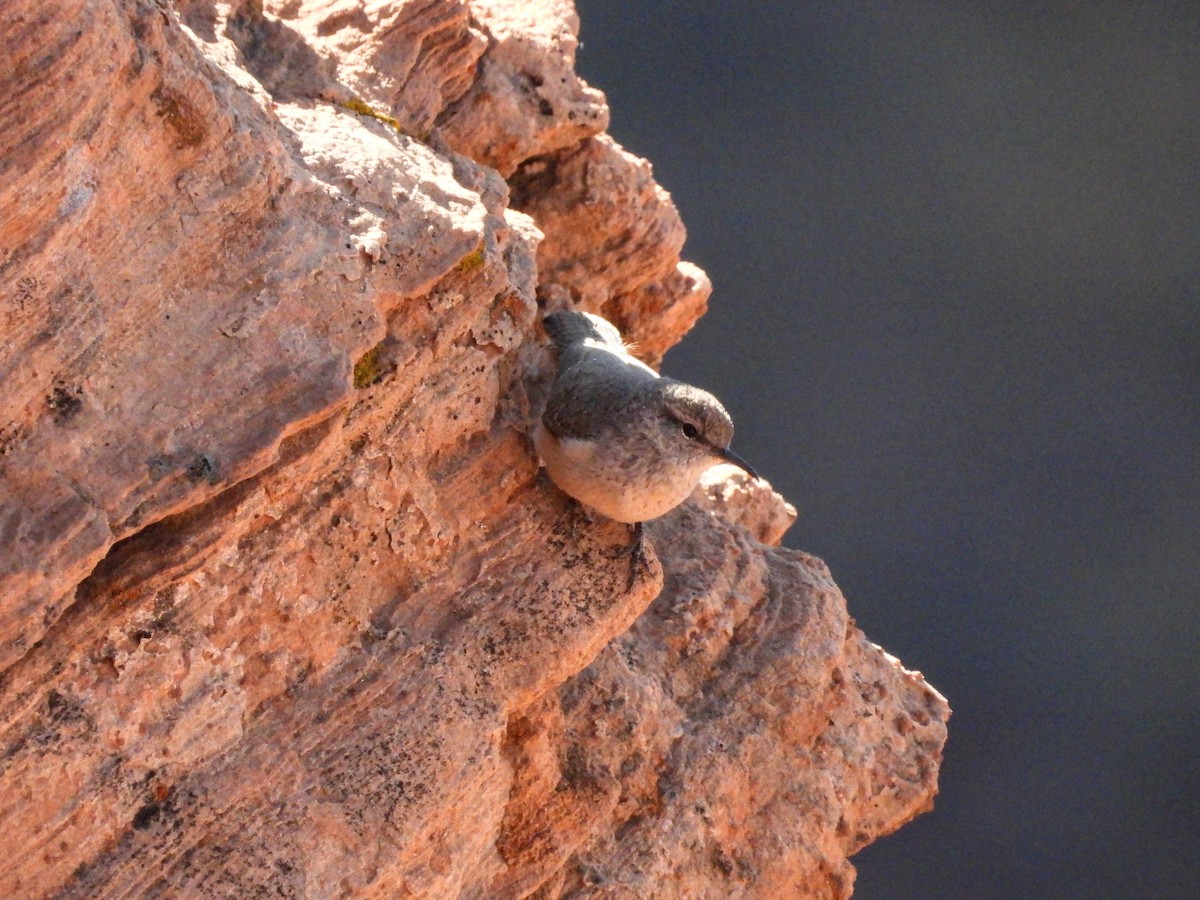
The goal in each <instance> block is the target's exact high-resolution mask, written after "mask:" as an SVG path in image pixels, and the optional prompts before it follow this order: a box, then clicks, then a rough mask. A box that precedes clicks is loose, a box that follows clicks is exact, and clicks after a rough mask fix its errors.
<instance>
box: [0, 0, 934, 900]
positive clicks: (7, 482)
mask: <svg viewBox="0 0 1200 900" xmlns="http://www.w3.org/2000/svg"><path fill="white" fill-rule="evenodd" d="M264 7H265V8H264ZM576 27H577V23H576V21H575V17H574V11H573V9H572V8H571V7H570V5H569V4H566V3H563V2H550V0H545V2H541V3H539V4H537V5H536V7H534V6H533V5H530V4H522V3H517V2H515V0H512V2H502V0H489V2H486V3H471V4H470V5H469V6H468V4H466V3H464V2H458V0H453V2H452V0H420V2H417V0H410V2H386V0H384V2H372V3H362V2H357V0H287V2H278V3H266V4H265V5H264V4H262V3H258V2H252V0H246V2H241V3H215V2H206V0H187V2H179V3H177V4H175V5H168V4H162V3H158V2H151V0H112V2H108V3H104V4H92V3H84V2H82V0H55V2H46V0H36V2H35V0H10V2H9V3H8V4H7V5H6V6H5V8H4V11H3V12H2V13H0V36H2V37H3V41H4V46H5V47H6V48H8V49H9V65H7V66H6V67H5V69H4V70H3V72H2V73H0V81H2V82H3V96H4V97H5V98H7V100H6V101H5V103H4V104H3V105H2V106H0V125H3V127H2V128H0V160H2V162H0V329H2V333H3V334H4V335H5V339H6V340H5V347H4V352H3V356H0V385H3V388H2V390H0V822H3V824H4V825H5V826H6V830H7V833H8V835H9V845H10V847H11V850H10V855H9V858H10V860H11V862H10V864H9V865H7V866H5V867H3V870H2V871H0V893H3V894H4V895H5V896H23V897H24V896H29V897H38V896H50V895H60V896H68V897H71V896H79V897H83V896H94V895H115V894H122V893H125V894H134V895H143V894H155V893H160V894H161V893H165V894H169V895H197V896H216V895H228V894H237V895H243V894H248V893H252V892H255V891H258V890H263V891H270V892H272V893H278V892H282V893H285V894H303V895H306V896H314V897H317V896H320V897H324V896H346V895H352V894H357V893H373V894H385V895H400V894H413V895H417V896H459V895H466V896H523V895H528V894H531V893H534V892H537V893H538V895H539V896H558V895H561V894H564V893H571V892H577V893H584V894H613V895H616V894H621V895H626V896H628V895H638V896H643V895H655V894H661V893H663V892H668V893H669V892H671V891H674V890H679V891H681V892H683V893H688V894H691V895H706V896H727V895H743V896H761V897H770V896H779V895H780V893H781V892H782V893H784V894H787V895H799V896H845V895H846V894H848V892H849V890H850V887H851V885H852V881H853V868H852V867H851V865H850V863H849V862H847V857H848V856H849V855H851V854H852V853H853V852H855V851H856V850H858V849H860V848H861V847H862V846H863V845H865V844H866V843H868V842H870V841H871V840H874V839H875V838H877V837H879V836H881V835H883V834H886V833H888V832H889V831H891V830H893V829H895V828H897V827H899V826H900V825H901V824H903V823H904V822H905V821H907V820H908V819H909V818H911V817H912V816H914V815H916V814H917V813H919V812H920V811H922V810H924V809H926V808H928V806H929V805H930V803H931V801H932V796H933V794H934V792H935V791H936V776H937V768H938V763H939V760H940V753H941V747H942V743H943V742H944V740H945V733H946V732H945V721H946V718H947V716H948V709H947V707H946V705H945V701H944V700H942V699H941V698H940V697H939V696H938V695H937V694H936V693H935V692H934V691H932V689H931V688H929V687H928V686H927V685H926V684H925V683H924V681H923V680H921V679H920V677H919V676H918V675H916V674H914V673H908V672H905V671H904V670H903V669H902V668H901V667H900V666H899V664H898V663H897V662H896V660H894V659H893V658H891V657H889V656H887V655H886V654H885V653H884V652H883V651H881V650H880V649H879V648H877V647H875V646H874V645H872V644H870V643H868V642H867V641H866V640H865V639H864V638H863V637H862V635H861V634H860V633H859V632H858V631H857V629H855V628H854V626H853V624H852V623H851V622H850V620H849V618H848V616H847V613H846V607H845V602H844V600H843V598H842V597H841V595H840V594H839V593H838V591H837V589H836V587H835V586H834V585H833V582H832V581H831V580H830V578H829V574H828V572H827V571H826V570H825V568H824V566H823V565H822V564H821V563H820V562H819V561H817V560H814V559H812V558H811V557H808V556H805V555H804V554H800V553H797V552H795V551H790V550H784V549H780V548H778V547H777V546H774V545H776V544H777V543H778V541H779V539H780V537H781V536H782V534H783V531H784V530H785V529H786V527H787V525H788V524H790V521H791V519H792V518H793V517H794V515H795V512H794V510H791V509H790V508H789V507H787V505H786V504H785V502H784V501H783V500H782V498H779V497H778V496H777V495H775V494H773V492H771V491H770V490H769V488H768V487H767V486H766V485H765V483H762V482H752V481H750V480H749V479H745V478H742V477H741V476H738V475H730V474H729V473H728V472H724V473H723V472H722V471H721V470H714V472H713V473H710V476H709V477H708V478H707V479H706V482H705V483H704V484H703V485H702V486H701V487H700V488H699V489H698V490H697V492H696V494H695V495H694V497H693V499H692V500H691V501H689V502H688V503H687V504H685V505H684V506H683V507H681V508H680V509H678V510H676V511H675V512H673V513H672V514H671V515H669V516H667V517H664V519H662V520H660V521H658V522H656V523H653V524H652V525H651V526H650V528H649V529H648V533H649V535H650V540H651V545H652V547H653V549H654V551H655V555H654V557H653V561H652V563H651V568H652V571H651V572H650V573H649V575H648V576H647V577H645V578H644V579H642V580H641V581H639V582H638V583H637V584H636V585H635V586H634V587H633V588H632V589H630V590H627V587H626V585H627V572H628V569H627V563H628V561H627V559H624V558H621V557H620V555H619V550H620V549H621V548H623V547H624V546H625V545H626V544H627V543H628V532H627V529H626V528H625V527H624V526H619V525H616V524H615V523H608V522H594V523H593V522H588V521H587V520H585V519H583V518H582V517H580V516H578V515H577V513H576V512H575V511H574V510H573V509H572V508H571V507H570V506H569V505H568V504H567V502H566V501H565V499H564V498H563V497H562V495H561V494H559V493H558V492H557V491H555V490H554V488H553V487H552V486H551V485H550V484H549V483H548V481H547V480H546V479H544V478H543V477H539V476H538V474H537V463H536V459H535V458H534V455H533V452H532V448H531V446H530V442H529V440H528V436H527V430H528V426H529V423H530V421H531V420H532V417H533V416H535V415H536V412H537V402H538V398H539V396H540V395H541V392H542V391H544V387H545V380H546V377H547V375H548V373H549V370H550V366H549V357H548V354H547V352H546V350H545V348H544V346H543V341H542V338H541V337H540V333H539V329H538V326H537V324H536V323H537V318H538V315H539V309H538V304H539V301H540V302H541V303H542V304H545V305H559V304H564V303H568V302H570V303H573V304H577V305H579V306H581V307H583V308H586V309H591V310H596V311H602V312H603V313H605V314H606V315H609V316H610V317H611V318H613V319H614V320H615V321H617V322H618V324H620V325H622V327H624V328H625V329H626V331H627V334H628V336H629V337H630V338H631V339H633V340H635V341H636V342H637V343H638V345H639V347H640V352H641V353H642V354H643V355H644V357H645V358H647V359H648V360H650V361H651V362H657V361H658V360H659V359H660V358H661V355H662V353H664V352H665V351H666V349H667V348H669V347H670V346H671V345H672V344H673V343H675V342H676V341H677V340H679V338H680V337H681V336H682V334H683V333H684V332H686V330H687V329H688V328H690V327H691V324H692V323H693V322H694V321H695V318H696V317H697V316H699V315H700V314H701V313H702V312H703V309H704V305H705V303H706V301H707V297H708V293H709V285H708V281H707V279H706V278H705V277H704V275H703V273H702V272H700V271H699V270H698V269H696V268H695V267H693V266H690V265H689V264H687V263H685V262H681V261H680V259H679V253H680V250H681V248H682V244H683V237H684V233H683V228H682V225H681V223H680V222H679V218H678V215H677V213H676V212H675V210H674V207H673V206H672V205H671V203H670V199H669V197H668V195H667V194H666V193H665V192H664V191H662V189H661V188H659V187H658V186H657V185H656V184H655V183H654V182H653V179H652V177H651V173H650V170H649V166H648V165H647V164H646V163H644V162H642V161H640V160H637V159H636V158H634V157H632V156H631V155H629V154H628V153H626V152H625V151H623V150H621V149H620V148H619V147H617V146H616V145H615V144H614V143H613V142H612V141H611V140H610V139H608V138H607V137H605V136H603V135H602V134H601V132H602V130H603V128H604V127H605V124H606V122H607V108H606V107H605V105H604V102H603V97H602V95H600V94H599V93H598V92H596V91H594V90H592V89H591V88H588V87H587V86H586V85H584V84H583V83H582V82H580V81H579V80H578V78H577V77H576V76H575V75H574V73H573V71H572V62H573V58H572V54H573V52H574V47H575V34H576ZM539 80H540V84H538V83H537V82H538V81H539ZM543 101H544V102H545V104H546V105H548V106H549V111H546V110H545V109H544V105H543ZM506 177H507V178H508V182H507V183H506V181H505V178H506ZM510 193H511V199H510Z"/></svg>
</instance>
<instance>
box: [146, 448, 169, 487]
mask: <svg viewBox="0 0 1200 900" xmlns="http://www.w3.org/2000/svg"><path fill="white" fill-rule="evenodd" d="M173 467H174V463H173V462H172V461H171V457H169V456H164V455H163V454H161V453H159V454H156V455H155V456H152V457H150V458H149V459H148V460H146V468H148V469H149V470H150V480H151V481H158V480H159V479H160V478H162V477H163V476H164V475H166V474H167V473H168V472H170V471H171V469H172V468H173Z"/></svg>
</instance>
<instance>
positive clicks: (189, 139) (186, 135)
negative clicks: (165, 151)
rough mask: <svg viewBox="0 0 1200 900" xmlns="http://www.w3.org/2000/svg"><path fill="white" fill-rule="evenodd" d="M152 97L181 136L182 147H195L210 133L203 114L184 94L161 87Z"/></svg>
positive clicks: (159, 112)
mask: <svg viewBox="0 0 1200 900" xmlns="http://www.w3.org/2000/svg"><path fill="white" fill-rule="evenodd" d="M150 99H151V100H152V101H153V102H154V105H155V107H156V108H157V111H158V115H159V117H160V118H162V119H163V120H164V121H165V122H166V123H167V124H168V125H169V126H171V129H172V130H173V131H174V132H175V134H176V136H177V137H178V138H179V146H180V147H195V146H196V145H197V144H199V143H200V142H201V141H203V140H204V137H205V135H206V134H207V133H208V127H207V125H206V124H205V121H204V116H203V114H202V113H201V112H200V111H199V110H198V109H196V107H195V105H194V104H193V103H192V102H191V101H190V100H188V98H187V97H185V96H184V95H183V94H180V93H178V92H176V91H173V90H170V89H169V88H165V87H160V88H159V89H158V90H156V91H155V92H154V93H153V94H151V95H150Z"/></svg>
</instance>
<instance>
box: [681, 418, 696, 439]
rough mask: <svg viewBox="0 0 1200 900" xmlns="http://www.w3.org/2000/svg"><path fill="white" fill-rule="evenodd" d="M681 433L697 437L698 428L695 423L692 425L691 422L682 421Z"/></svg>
mask: <svg viewBox="0 0 1200 900" xmlns="http://www.w3.org/2000/svg"><path fill="white" fill-rule="evenodd" d="M683 434H684V436H685V437H690V438H694V437H699V436H700V429H699V428H697V427H696V426H695V425H693V424H692V423H691V422H684V423H683Z"/></svg>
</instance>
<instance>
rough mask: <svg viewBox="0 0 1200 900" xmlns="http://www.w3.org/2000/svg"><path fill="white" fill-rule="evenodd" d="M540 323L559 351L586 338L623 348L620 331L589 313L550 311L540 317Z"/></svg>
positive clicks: (619, 348) (567, 310)
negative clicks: (543, 316) (542, 317)
mask: <svg viewBox="0 0 1200 900" xmlns="http://www.w3.org/2000/svg"><path fill="white" fill-rule="evenodd" d="M542 325H543V326H544V327H545V329H546V334H548V335H550V340H552V341H553V342H554V346H555V348H556V349H557V350H558V351H559V352H560V353H561V352H562V351H563V350H566V349H567V348H568V347H573V346H575V345H577V344H582V343H583V342H584V341H587V340H591V341H594V342H596V343H598V344H605V345H607V346H609V347H612V348H613V349H615V350H624V349H625V343H624V342H623V341H622V340H621V332H619V331H617V329H616V326H614V325H612V324H611V323H610V322H607V321H605V320H604V319H602V318H600V317H599V316H594V315H592V314H591V313H585V312H577V311H576V310H573V309H564V310H560V311H558V312H552V313H550V314H549V315H548V316H546V317H545V318H544V319H542Z"/></svg>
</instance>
